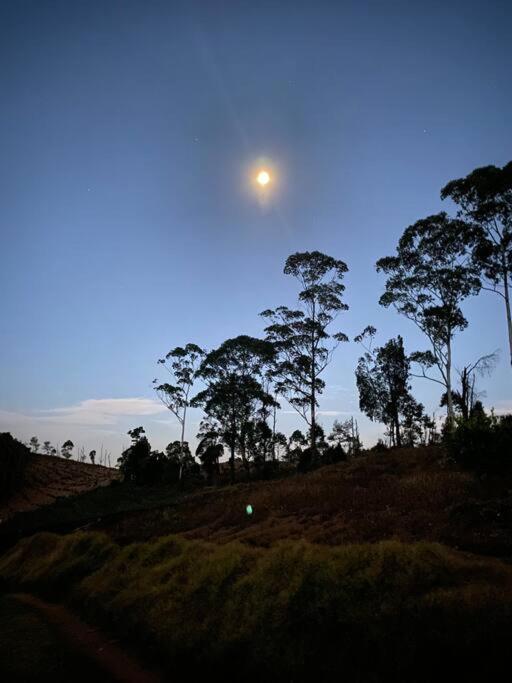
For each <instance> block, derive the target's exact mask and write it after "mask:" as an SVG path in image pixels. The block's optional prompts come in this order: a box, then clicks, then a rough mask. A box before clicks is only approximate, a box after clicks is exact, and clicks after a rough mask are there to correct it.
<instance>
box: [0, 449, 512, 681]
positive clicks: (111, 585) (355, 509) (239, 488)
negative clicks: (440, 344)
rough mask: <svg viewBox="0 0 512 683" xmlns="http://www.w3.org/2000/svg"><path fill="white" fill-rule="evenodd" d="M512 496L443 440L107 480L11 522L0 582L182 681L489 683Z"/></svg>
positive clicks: (502, 657)
mask: <svg viewBox="0 0 512 683" xmlns="http://www.w3.org/2000/svg"><path fill="white" fill-rule="evenodd" d="M64 464H65V465H66V466H69V465H70V464H71V463H64ZM511 492H512V481H511V480H510V479H506V478H503V477H501V478H496V479H493V478H491V477H488V478H486V479H481V478H478V477H476V476H475V475H473V474H470V473H468V472H465V471H463V470H461V469H460V468H458V467H457V466H455V465H454V464H453V463H452V462H450V461H449V460H448V459H447V457H446V454H445V453H444V451H443V450H442V449H440V448H433V447H429V448H417V449H402V450H395V451H390V452H386V453H380V454H376V453H375V454H368V455H365V456H363V457H360V458H357V459H354V460H352V461H349V462H347V463H339V464H336V465H330V466H326V467H323V468H320V469H318V470H316V471H313V472H310V473H308V474H304V475H300V474H297V475H291V476H288V477H285V478H282V479H276V480H273V481H254V482H250V483H241V484H237V485H235V486H223V487H218V488H210V487H203V488H198V489H195V490H192V491H186V490H177V489H172V488H166V487H154V488H151V487H137V486H133V485H128V484H117V485H113V486H109V487H100V488H96V489H95V490H92V491H88V492H85V493H82V494H80V495H76V496H71V497H68V498H60V499H59V500H58V501H56V502H55V503H54V504H52V505H48V506H45V507H42V508H39V509H36V510H32V511H29V512H25V513H22V514H19V515H17V516H16V517H15V518H13V519H11V521H10V522H9V521H8V522H7V523H5V524H3V525H1V527H0V531H1V532H2V534H4V535H3V536H1V538H0V540H1V541H2V543H3V544H4V546H5V552H4V553H3V555H2V556H0V585H1V586H2V589H3V591H4V592H5V593H6V594H9V593H18V592H19V591H23V592H24V593H30V594H32V595H36V596H40V597H43V598H45V599H47V600H56V601H58V602H59V603H64V604H65V605H66V606H67V609H70V610H72V611H74V612H77V613H78V614H79V615H80V616H81V618H83V619H84V620H85V621H86V622H87V623H91V624H94V625H97V626H100V627H105V629H106V630H107V632H109V633H111V634H112V636H113V637H114V638H115V639H116V641H117V642H119V643H120V645H121V650H123V651H124V652H129V653H131V654H134V655H135V656H136V657H137V658H138V660H139V661H140V662H141V663H142V665H144V664H145V665H151V666H153V665H155V666H157V667H161V668H162V670H163V671H164V672H165V675H166V676H167V675H168V678H165V680H176V681H181V680H191V679H193V680H201V679H203V678H205V677H206V676H208V679H209V680H212V681H216V680H223V681H239V680H247V681H255V682H256V681H258V682H260V681H263V680H275V681H283V682H284V681H291V680H294V681H297V683H309V682H310V681H312V680H324V681H333V682H334V681H335V680H339V676H340V672H343V677H344V679H345V680H347V681H350V682H351V683H352V682H353V683H360V682H361V681H368V682H372V683H380V682H381V681H385V680H407V681H411V683H412V682H417V683H430V681H432V680H436V679H438V678H441V679H444V678H448V677H452V678H453V679H454V680H459V679H462V678H464V680H467V681H475V682H476V681H480V680H483V679H486V678H489V677H492V678H495V677H497V675H498V672H499V671H500V669H501V667H503V666H504V665H505V663H506V661H507V658H508V649H509V648H508V640H509V628H508V626H509V624H510V620H511V618H512V567H511V566H510V561H511V559H512V495H511ZM249 504H250V505H251V506H252V514H247V510H246V507H247V505H249ZM59 525H60V526H59ZM84 528H86V529H87V530H86V531H84V530H83V529H84ZM76 529H78V531H74V530H76ZM44 530H50V531H60V532H62V531H66V532H73V531H74V532H73V533H64V534H61V535H57V534H54V533H36V534H35V535H31V534H33V533H34V532H37V531H39V532H42V531H44ZM16 536H17V538H20V537H21V536H30V537H29V538H23V540H21V542H19V543H17V544H16V545H14V543H15V541H16V540H17V538H15V537H16ZM479 555H480V556H479ZM482 555H486V556H487V557H483V556H482ZM503 560H505V562H504V561H503ZM17 609H19V607H17ZM0 625H1V615H0ZM212 634H215V637H214V638H212ZM33 664H34V666H36V662H35V661H34V662H33ZM123 680H128V679H123Z"/></svg>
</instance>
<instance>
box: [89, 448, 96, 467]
mask: <svg viewBox="0 0 512 683" xmlns="http://www.w3.org/2000/svg"><path fill="white" fill-rule="evenodd" d="M89 458H90V459H91V463H92V464H93V465H94V461H95V460H96V451H91V452H90V453H89Z"/></svg>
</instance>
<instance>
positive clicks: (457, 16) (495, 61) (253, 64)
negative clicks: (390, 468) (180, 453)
mask: <svg viewBox="0 0 512 683" xmlns="http://www.w3.org/2000/svg"><path fill="white" fill-rule="evenodd" d="M511 29H512V9H511V5H510V3H508V2H490V3H489V2H483V1H482V2H449V1H448V2H439V3H437V2H429V3H427V2H425V3H420V2H414V1H413V2H411V1H409V2H387V3H386V2H341V1H340V2H335V1H334V0H331V1H323V2H322V0H317V1H316V2H298V1H294V2H286V1H284V0H280V1H277V0H276V1H274V2H264V1H261V2H243V1H238V2H217V1H215V0H208V1H206V2H193V1H190V0H188V1H187V0H184V1H183V2H171V1H167V2H151V1H142V0H140V1H138V2H130V1H123V2H114V1H110V2H93V1H91V0H89V1H88V2H77V1H72V2H70V1H69V0H68V1H66V2H49V1H46V2H45V1H41V0H39V1H37V2H23V1H22V0H17V1H13V2H8V1H5V0H4V1H3V2H2V3H1V4H0V87H1V91H0V92H1V107H0V149H1V155H0V230H1V254H2V267H1V271H0V286H1V302H2V316H1V340H0V377H1V396H0V427H1V428H3V429H10V430H11V431H13V432H15V433H17V434H19V435H20V436H21V437H23V438H27V437H28V436H30V434H32V433H37V434H39V435H40V438H51V439H52V440H56V441H58V440H60V441H61V442H62V440H63V439H64V438H67V436H71V438H73V440H74V441H75V443H77V442H83V443H84V444H86V445H87V446H88V447H89V445H90V447H91V448H92V447H94V446H95V445H96V444H97V442H98V441H99V440H102V441H103V440H104V441H105V442H106V443H108V444H109V445H110V446H111V447H112V448H115V449H117V448H118V447H119V446H120V445H121V442H122V441H124V442H126V441H127V440H128V439H127V437H124V438H122V437H121V436H119V434H122V433H123V432H125V431H126V429H127V428H128V427H133V426H136V425H138V424H141V423H142V424H145V425H146V427H147V431H148V432H149V434H150V437H152V438H153V440H154V441H155V444H156V445H163V444H164V443H166V442H167V441H168V440H170V439H171V438H175V435H176V433H177V430H176V427H175V425H173V422H172V419H171V416H170V415H169V416H168V415H167V414H166V413H158V412H156V408H155V407H154V406H153V404H152V402H151V401H150V400H149V399H151V398H152V391H151V380H152V379H153V377H155V376H156V374H155V373H156V370H157V368H156V365H155V361H156V359H157V358H158V357H160V356H161V355H162V354H164V353H165V352H166V351H167V350H168V349H169V348H171V347H173V346H175V345H178V344H183V343H186V342H188V341H194V342H197V343H199V344H201V345H204V346H206V347H209V348H211V347H213V346H215V345H217V344H219V343H220V342H222V341H223V340H224V339H225V338H227V337H229V336H234V335H236V334H239V333H249V334H255V335H256V334H261V332H262V324H261V321H260V319H259V318H258V313H259V312H260V311H261V310H263V309H264V308H268V307H273V306H275V305H278V304H281V303H283V304H292V303H293V297H294V293H295V291H296V289H295V287H294V284H293V283H292V282H290V281H288V279H287V278H286V277H285V276H284V275H283V274H282V267H283V263H284V260H285V258H286V256H287V255H288V254H289V253H291V252H293V251H298V250H306V249H319V250H322V251H326V252H328V253H330V254H332V255H333V256H336V257H338V258H341V259H343V260H345V261H346V262H347V264H348V266H349V269H350V272H349V274H348V276H347V279H346V284H347V292H346V301H347V303H348V304H349V305H350V311H349V312H348V313H347V314H345V315H344V316H343V319H342V320H341V321H340V327H341V329H343V330H344V331H345V332H347V333H348V334H349V336H350V337H353V336H354V334H357V333H358V332H359V331H360V330H361V329H362V327H364V326H365V325H367V324H368V323H372V324H374V325H375V326H376V327H377V328H378V329H379V333H380V336H379V341H382V342H384V341H386V339H387V338H388V337H389V336H391V335H395V334H397V333H401V334H403V335H404V337H405V342H406V347H407V348H408V349H409V350H413V349H416V348H423V347H424V342H423V340H422V339H421V337H420V336H418V334H417V333H416V331H415V330H414V329H413V327H412V326H411V324H410V323H408V322H407V321H404V320H402V319H400V318H399V317H398V316H397V315H396V314H395V313H394V312H393V311H386V310H383V309H380V308H379V306H378V303H377V301H378V297H379V295H380V293H381V291H382V285H383V281H382V278H381V277H380V276H378V275H377V274H376V273H375V271H374V263H375V261H376V259H377V258H379V257H381V256H383V255H386V254H389V253H392V251H393V250H394V247H395V244H396V241H397V238H398V237H399V235H400V234H401V232H402V231H403V229H404V228H405V227H406V226H407V225H409V224H410V223H412V222H414V221H415V220H417V219H418V218H421V217H423V216H425V215H427V214H429V213H434V212H437V211H439V210H440V209H442V208H445V209H447V210H451V207H450V206H449V205H444V204H443V203H442V202H441V201H440V199H439V190H440V188H441V187H442V186H443V185H444V184H445V183H446V182H447V181H448V180H450V179H451V178H453V177H458V176H460V175H464V174H466V173H467V172H469V171H471V170H472V169H473V168H474V167H476V166H481V165H486V164H497V165H503V164H504V163H506V162H507V161H509V160H510V159H511V158H512V127H511V125H510V112H511V105H512V85H511V84H512V78H511V74H512V48H511V43H510V36H511ZM262 157H264V158H267V159H270V160H271V161H272V162H273V164H274V165H275V168H276V173H277V178H278V180H279V182H278V183H277V185H278V187H277V186H276V190H275V192H274V194H273V196H272V198H271V201H269V202H268V204H267V205H266V206H265V207H262V206H261V205H260V203H259V202H258V201H257V197H256V195H255V193H254V192H252V191H251V190H250V189H249V183H248V174H249V169H251V168H252V167H253V165H254V164H255V163H256V162H257V160H258V159H260V158H262ZM465 310H466V312H467V314H468V317H469V320H470V327H469V329H468V330H467V331H466V332H465V333H464V334H463V335H461V336H460V337H459V338H458V339H457V340H456V343H455V349H456V350H455V353H456V364H458V365H462V363H463V362H465V361H467V360H470V359H474V358H475V357H476V356H478V355H481V354H482V353H486V352H490V351H493V350H494V349H496V348H498V347H501V348H502V349H503V354H502V361H501V363H500V366H499V368H498V369H497V371H496V372H495V373H494V375H493V377H492V378H488V379H484V380H482V381H481V388H482V389H485V390H486V391H487V399H486V403H487V405H489V406H490V405H495V406H496V407H497V408H498V409H505V407H506V406H507V405H508V406H510V404H511V401H510V399H511V398H512V397H511V393H510V386H511V382H510V370H509V368H508V367H507V361H506V348H507V346H506V329H505V319H504V312H503V310H502V304H501V301H500V300H499V299H498V297H493V296H492V295H490V294H489V295H485V294H483V295H481V296H480V297H479V298H478V299H477V300H474V301H471V302H469V303H468V305H467V306H466V308H465ZM359 351H360V350H359V349H358V348H357V347H356V346H355V345H354V344H351V345H350V346H346V347H344V348H342V349H340V350H339V352H338V354H337V356H336V357H335V360H334V362H333V365H332V366H331V368H330V370H329V376H328V379H329V380H330V382H331V384H332V386H331V388H330V389H329V390H328V392H327V394H326V397H325V400H324V401H323V403H322V408H323V409H324V410H325V411H327V412H326V414H325V415H324V424H325V426H326V427H329V426H330V424H331V423H332V420H333V417H334V413H335V412H341V413H349V414H352V413H354V414H356V409H357V397H356V395H355V393H354V392H355V387H354V379H353V370H354V367H355V364H356V361H357V357H358V355H359ZM416 389H417V392H418V395H419V396H420V398H421V399H422V400H424V401H425V403H426V404H427V405H428V407H429V409H433V408H435V406H436V403H437V400H438V390H437V388H436V386H435V385H433V386H426V385H425V383H424V382H423V383H421V382H418V383H417V384H416ZM100 399H101V400H102V401H100ZM118 399H132V400H130V401H124V402H122V401H121V402H120V401H119V400H118ZM137 399H138V400H139V401H138V402H137ZM84 402H85V403H84ZM137 411H139V412H137ZM196 417H197V416H196ZM298 424H299V423H298V422H297V420H296V419H295V418H294V417H293V416H292V415H288V414H286V413H285V414H284V415H283V417H282V425H281V427H282V428H283V429H289V428H291V426H294V427H295V426H298ZM362 425H363V434H367V435H368V439H369V440H370V441H371V440H372V439H373V438H374V437H375V436H376V435H377V434H378V433H379V431H381V428H380V426H372V425H370V423H368V422H367V421H364V420H362ZM194 431H195V427H194V426H192V428H191V433H192V432H194Z"/></svg>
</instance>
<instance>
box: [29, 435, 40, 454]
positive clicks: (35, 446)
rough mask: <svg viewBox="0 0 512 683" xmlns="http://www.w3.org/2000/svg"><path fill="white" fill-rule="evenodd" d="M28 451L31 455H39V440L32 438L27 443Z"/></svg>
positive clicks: (35, 437)
mask: <svg viewBox="0 0 512 683" xmlns="http://www.w3.org/2000/svg"><path fill="white" fill-rule="evenodd" d="M29 446H30V450H31V451H32V453H39V439H38V438H37V436H32V437H31V439H30V441H29Z"/></svg>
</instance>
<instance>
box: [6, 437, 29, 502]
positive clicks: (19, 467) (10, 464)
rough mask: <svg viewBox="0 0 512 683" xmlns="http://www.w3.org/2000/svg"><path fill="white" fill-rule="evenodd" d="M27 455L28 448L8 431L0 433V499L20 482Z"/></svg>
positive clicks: (7, 494) (13, 489) (27, 458)
mask: <svg viewBox="0 0 512 683" xmlns="http://www.w3.org/2000/svg"><path fill="white" fill-rule="evenodd" d="M29 456H30V450H29V449H28V448H27V447H26V446H24V445H23V444H22V443H21V442H20V441H18V440H17V439H15V438H14V437H13V436H12V435H11V434H10V433H9V432H4V433H3V434H0V500H2V499H3V498H6V497H7V496H9V495H10V494H11V493H12V492H13V491H15V490H16V489H17V488H18V487H19V486H20V485H21V484H22V482H23V474H24V471H25V466H26V464H27V462H28V460H29Z"/></svg>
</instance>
